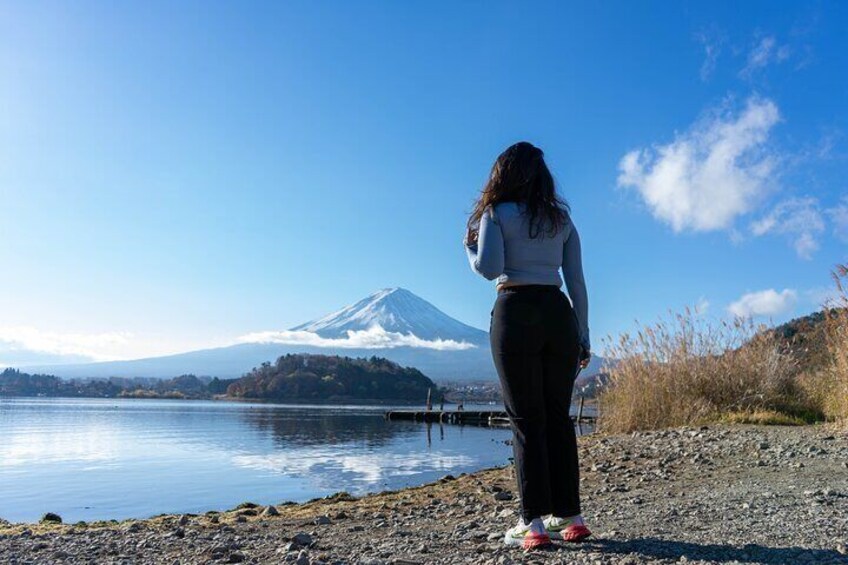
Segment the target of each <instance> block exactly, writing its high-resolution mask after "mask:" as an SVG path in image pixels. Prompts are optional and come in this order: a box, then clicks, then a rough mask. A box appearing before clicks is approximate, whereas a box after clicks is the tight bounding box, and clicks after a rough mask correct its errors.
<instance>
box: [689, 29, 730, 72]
mask: <svg viewBox="0 0 848 565" xmlns="http://www.w3.org/2000/svg"><path fill="white" fill-rule="evenodd" d="M695 39H696V40H697V41H698V43H700V44H701V47H703V49H704V62H703V64H701V71H700V74H701V80H702V81H704V82H706V81H708V80H709V79H710V77H711V76H712V74H713V72H714V71H715V68H716V62H717V61H718V57H719V55H721V50H722V46H723V45H724V43H725V41H726V38H725V36H724V34H722V33H720V32H718V31H716V30H715V29H712V30H706V31H701V32H700V33H697V34H695Z"/></svg>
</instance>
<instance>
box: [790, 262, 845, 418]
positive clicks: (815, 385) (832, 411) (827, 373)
mask: <svg viewBox="0 0 848 565" xmlns="http://www.w3.org/2000/svg"><path fill="white" fill-rule="evenodd" d="M833 280H834V282H835V285H836V294H835V297H834V298H832V299H830V300H829V301H828V302H827V303H826V304H825V309H824V314H825V320H824V337H825V344H826V350H827V362H826V363H825V365H824V366H823V367H812V368H810V369H808V370H807V371H806V372H805V374H804V375H803V377H802V380H801V382H802V384H803V387H804V389H805V391H806V393H807V395H808V396H809V397H810V398H811V399H813V401H814V402H815V404H816V406H817V407H818V408H819V409H820V410H821V411H822V413H823V414H824V416H825V417H826V418H827V419H828V420H831V421H835V422H839V423H841V424H843V425H845V426H846V427H848V286H846V285H848V265H838V266H837V267H836V270H835V271H834V272H833Z"/></svg>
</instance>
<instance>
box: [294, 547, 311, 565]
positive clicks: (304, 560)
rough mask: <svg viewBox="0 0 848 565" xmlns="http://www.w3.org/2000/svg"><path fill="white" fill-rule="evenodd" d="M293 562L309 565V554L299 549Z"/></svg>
mask: <svg viewBox="0 0 848 565" xmlns="http://www.w3.org/2000/svg"><path fill="white" fill-rule="evenodd" d="M294 563H295V565H310V562H309V555H308V554H307V553H306V550H305V549H302V550H300V553H298V554H297V559H296V560H295V562H294Z"/></svg>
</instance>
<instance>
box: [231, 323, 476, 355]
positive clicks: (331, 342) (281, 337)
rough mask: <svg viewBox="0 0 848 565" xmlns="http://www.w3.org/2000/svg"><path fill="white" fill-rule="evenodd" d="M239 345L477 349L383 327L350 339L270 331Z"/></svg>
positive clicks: (350, 333) (354, 334) (351, 334)
mask: <svg viewBox="0 0 848 565" xmlns="http://www.w3.org/2000/svg"><path fill="white" fill-rule="evenodd" d="M238 341H239V342H240V343H281V344H291V345H311V346H315V347H341V348H345V349H392V348H395V347H420V348H424V349H437V350H441V351H459V350H463V349H473V348H475V347H477V346H476V345H474V344H472V343H468V342H466V341H455V340H452V339H434V340H426V339H421V338H420V337H418V336H416V335H414V334H411V333H409V334H402V333H397V332H388V331H386V330H385V329H383V328H382V327H381V326H380V325H374V326H371V327H370V328H368V329H367V330H357V331H354V330H348V331H347V337H344V338H326V337H321V336H320V335H318V334H316V333H314V332H307V331H292V330H283V331H267V332H255V333H250V334H247V335H243V336H241V337H239V338H238Z"/></svg>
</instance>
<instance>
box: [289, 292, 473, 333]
mask: <svg viewBox="0 0 848 565" xmlns="http://www.w3.org/2000/svg"><path fill="white" fill-rule="evenodd" d="M378 326H379V327H380V328H382V329H383V330H385V331H386V332H389V333H399V334H404V335H408V334H412V335H414V336H416V337H418V338H421V339H422V340H431V341H432V340H445V341H455V342H469V343H472V344H476V345H480V344H483V343H484V342H486V343H487V342H488V341H489V334H488V333H486V332H484V331H483V330H479V329H477V328H474V327H472V326H469V325H467V324H463V323H462V322H460V321H459V320H456V319H454V318H451V317H450V316H448V315H447V314H445V313H444V312H442V311H441V310H439V309H438V308H436V307H435V306H433V305H432V304H430V303H429V302H427V301H426V300H424V299H423V298H420V297H418V296H416V295H415V294H413V293H411V292H410V291H408V290H406V289H405V288H385V289H383V290H378V291H377V292H375V293H374V294H372V295H371V296H367V297H366V298H363V299H362V300H360V301H359V302H357V303H356V304H351V305H350V306H346V307H345V308H342V309H341V310H338V311H336V312H333V313H331V314H327V315H326V316H324V317H323V318H318V319H317V320H312V321H311V322H306V323H305V324H301V325H299V326H295V327H293V328H292V331H306V332H312V333H315V334H318V335H319V336H321V337H326V338H344V337H348V336H349V332H357V331H368V330H369V329H371V328H374V327H378Z"/></svg>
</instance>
